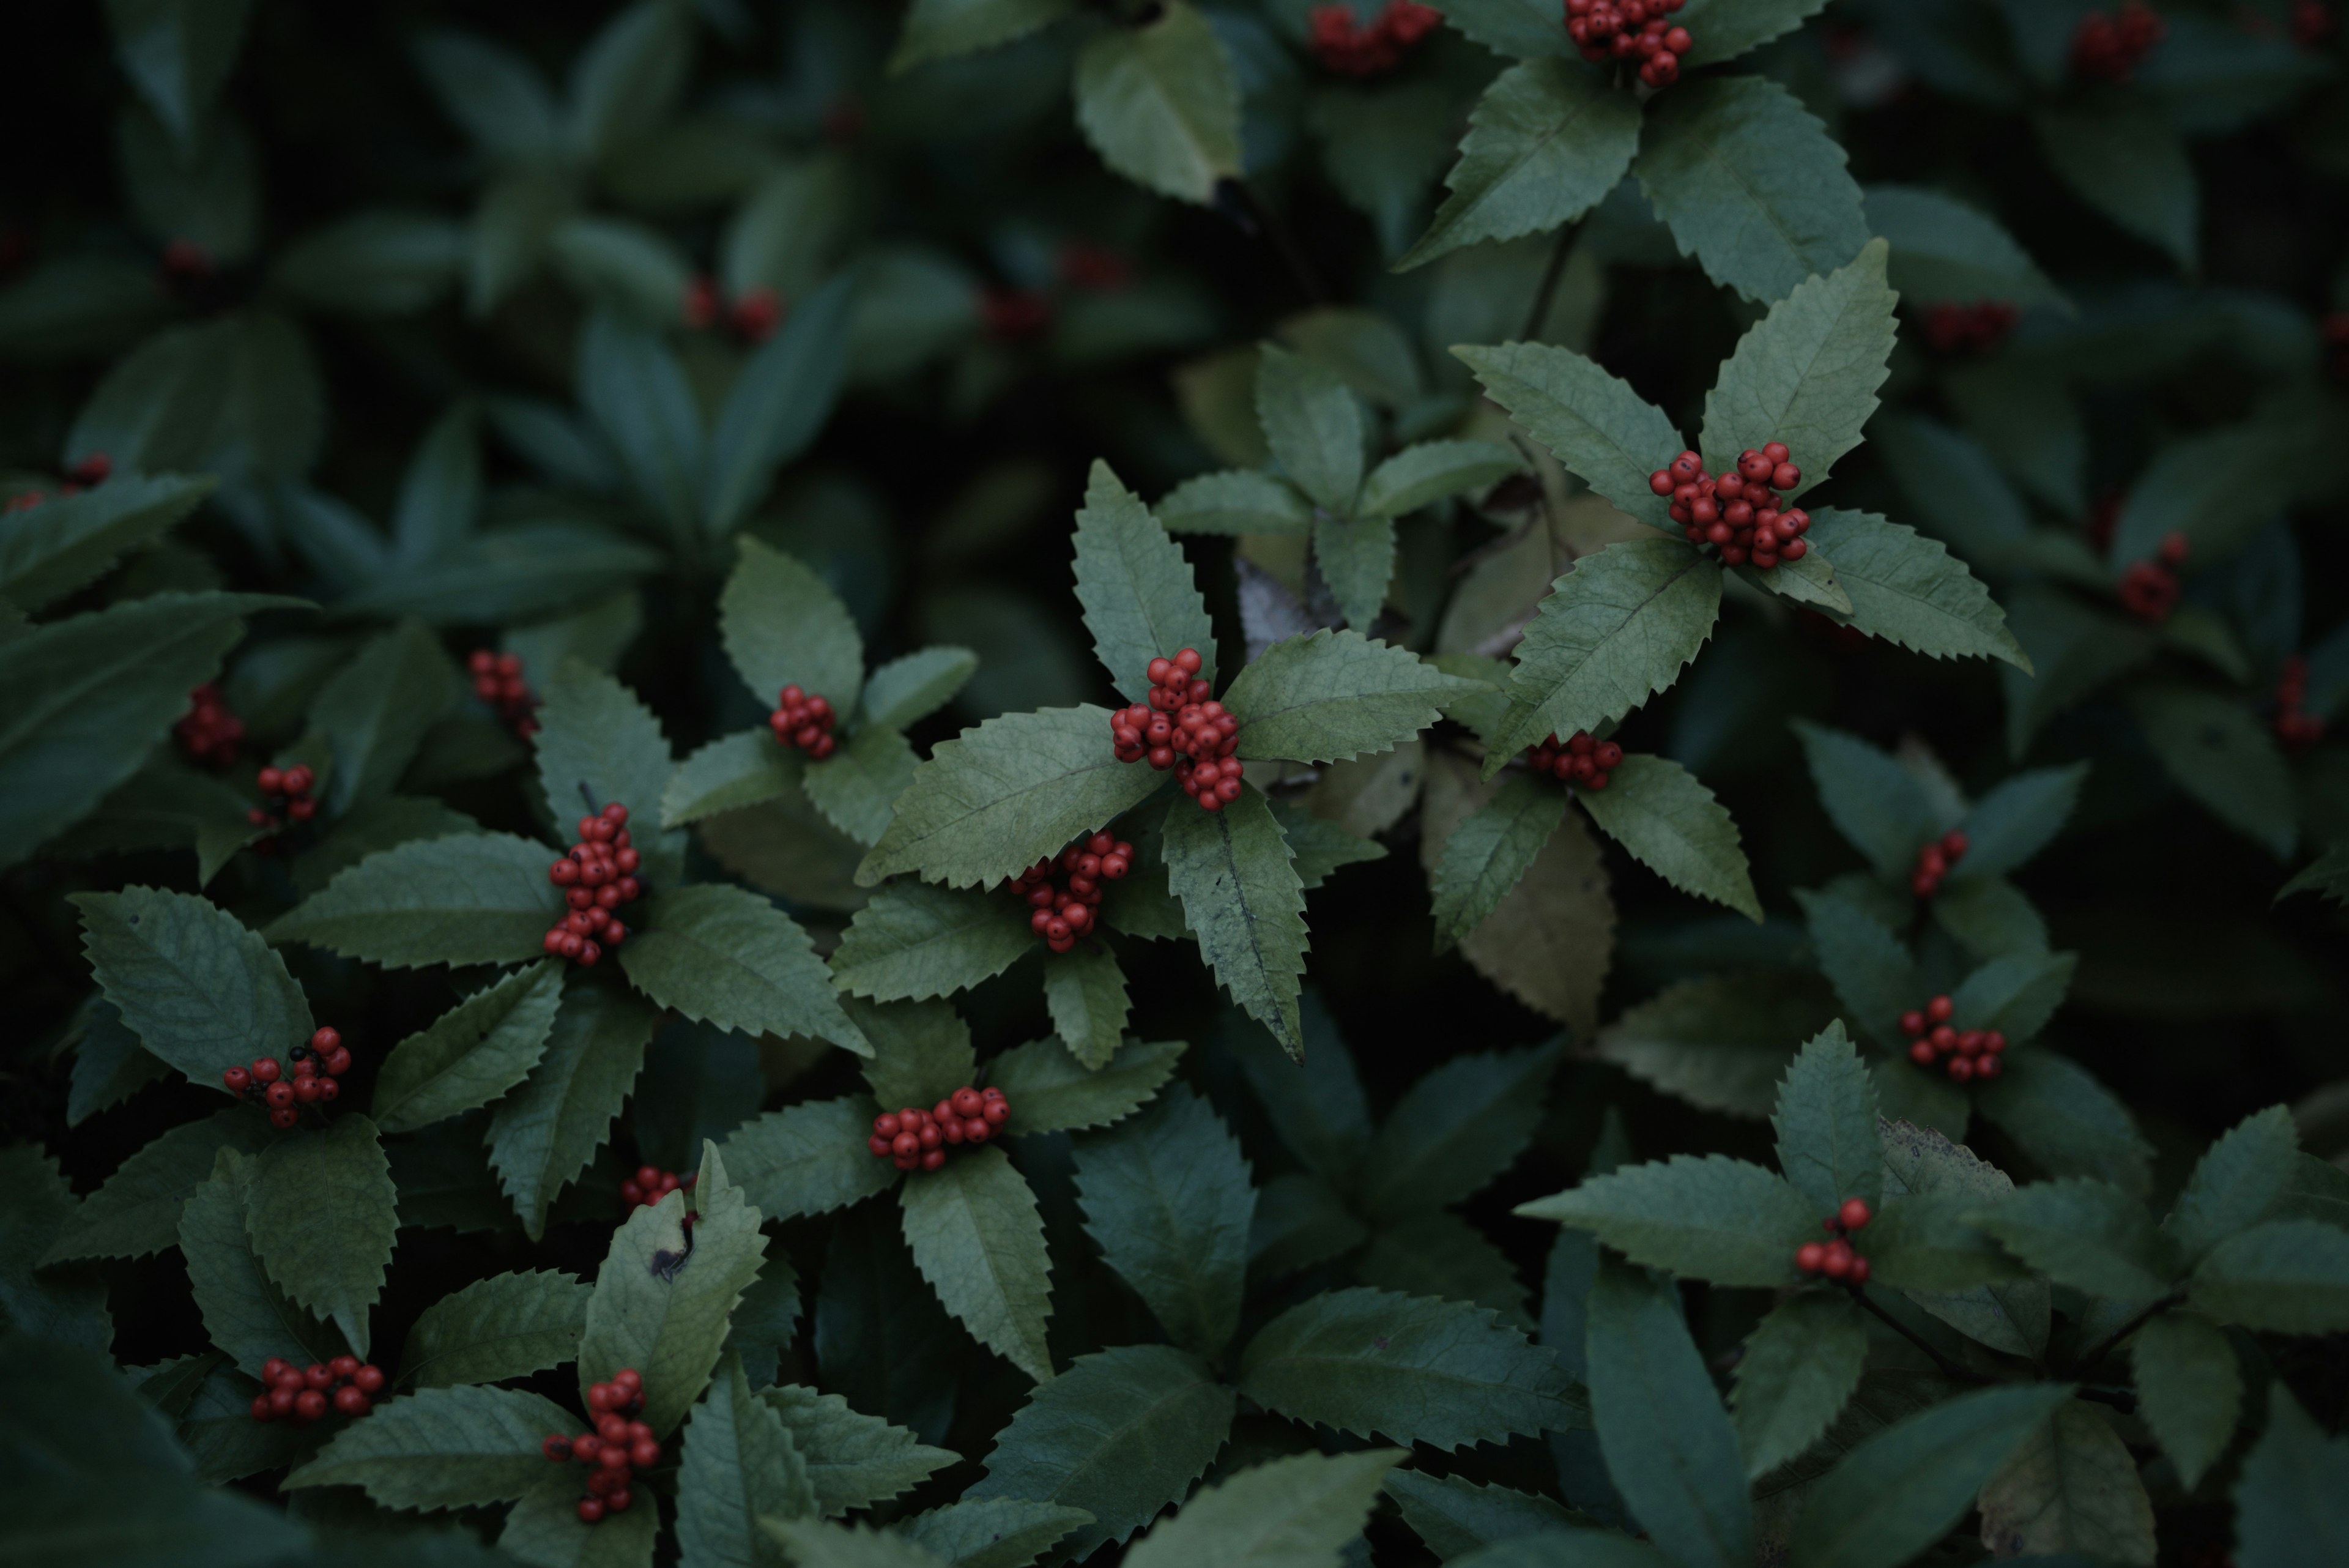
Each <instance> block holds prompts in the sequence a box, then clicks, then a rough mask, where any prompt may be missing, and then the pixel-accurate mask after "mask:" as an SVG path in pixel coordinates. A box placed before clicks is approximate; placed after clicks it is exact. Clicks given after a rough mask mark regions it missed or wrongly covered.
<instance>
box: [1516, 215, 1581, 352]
mask: <svg viewBox="0 0 2349 1568" xmlns="http://www.w3.org/2000/svg"><path fill="white" fill-rule="evenodd" d="M1581 229H1582V225H1581V224H1580V223H1568V224H1567V225H1566V226H1565V227H1564V228H1562V229H1560V230H1558V232H1557V244H1556V245H1555V246H1554V247H1552V248H1551V250H1550V253H1549V265H1547V266H1546V267H1544V268H1543V269H1542V278H1541V286H1540V287H1538V288H1537V289H1535V290H1534V307H1533V309H1532V310H1530V311H1529V312H1527V313H1526V329H1525V330H1524V331H1523V332H1520V333H1518V334H1517V336H1518V337H1521V338H1523V339H1525V340H1526V342H1528V343H1534V342H1538V341H1540V339H1539V338H1538V337H1537V334H1538V333H1539V332H1540V331H1541V325H1542V323H1543V322H1545V321H1547V320H1548V319H1549V307H1550V304H1551V302H1552V301H1553V300H1555V299H1556V298H1557V284H1558V280H1559V279H1560V278H1562V277H1564V276H1565V275H1566V258H1567V256H1568V254H1570V253H1571V252H1572V251H1573V249H1574V236H1575V235H1576V234H1578V233H1580V232H1581Z"/></svg>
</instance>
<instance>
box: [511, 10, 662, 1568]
mask: <svg viewBox="0 0 2349 1568" xmlns="http://www.w3.org/2000/svg"><path fill="white" fill-rule="evenodd" d="M640 3H641V0H640ZM659 1529H660V1511H659V1510H657V1509H652V1508H636V1509H631V1510H629V1511H627V1512H626V1513H623V1514H618V1515H607V1516H606V1517H605V1518H604V1519H603V1520H601V1521H598V1522H596V1523H595V1524H592V1525H591V1524H586V1523H584V1522H582V1521H581V1520H580V1518H579V1482H578V1480H577V1479H576V1478H575V1477H574V1476H572V1475H569V1474H566V1473H564V1472H563V1471H561V1470H557V1471H554V1473H553V1474H550V1475H542V1476H541V1477H540V1478H539V1480H538V1484H537V1485H535V1486H533V1488H531V1490H529V1491H527V1492H525V1493H524V1494H523V1498H522V1501H519V1502H517V1503H515V1504H514V1505H513V1507H512V1509H511V1510H509V1511H507V1513H506V1521H505V1527H504V1528H503V1529H502V1530H501V1531H499V1532H498V1552H499V1559H498V1560H499V1561H501V1562H503V1561H506V1560H508V1559H511V1560H514V1561H519V1562H523V1563H530V1564H532V1565H533V1568H651V1563H652V1561H653V1547H654V1545H655V1542H656V1538H657V1532H658V1531H659Z"/></svg>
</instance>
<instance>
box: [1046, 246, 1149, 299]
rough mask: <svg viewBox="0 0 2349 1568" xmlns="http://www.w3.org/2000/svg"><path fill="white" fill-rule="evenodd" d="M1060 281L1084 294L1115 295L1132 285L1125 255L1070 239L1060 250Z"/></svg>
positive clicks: (1128, 263) (1131, 274)
mask: <svg viewBox="0 0 2349 1568" xmlns="http://www.w3.org/2000/svg"><path fill="white" fill-rule="evenodd" d="M1058 270H1059V272H1060V275H1061V282H1062V283H1065V284H1067V285H1068V286H1070V287H1071V288H1074V289H1081V290H1083V291H1084V292H1085V293H1087V294H1115V293H1117V292H1118V291H1119V290H1121V289H1123V288H1125V287H1128V286H1131V285H1132V284H1133V263H1132V262H1130V261H1128V260H1127V259H1126V257H1125V253H1124V252H1123V251H1119V250H1113V249H1112V248H1111V247H1110V246H1108V245H1103V244H1094V243H1092V241H1090V240H1071V241H1069V242H1068V243H1067V244H1063V245H1062V246H1061V254H1060V258H1059V265H1058Z"/></svg>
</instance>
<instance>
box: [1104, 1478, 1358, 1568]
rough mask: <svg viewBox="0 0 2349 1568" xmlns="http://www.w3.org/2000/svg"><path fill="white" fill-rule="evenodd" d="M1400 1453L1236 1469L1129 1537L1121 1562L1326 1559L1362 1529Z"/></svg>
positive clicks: (1263, 1567) (1283, 1564)
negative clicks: (1133, 1539)
mask: <svg viewBox="0 0 2349 1568" xmlns="http://www.w3.org/2000/svg"><path fill="white" fill-rule="evenodd" d="M1403 1457H1404V1455H1403V1453H1402V1450H1401V1449H1370V1450H1369V1451H1367V1452H1364V1453H1359V1454H1340V1455H1337V1456H1334V1457H1332V1456H1328V1455H1322V1454H1296V1455H1292V1456H1291V1457H1289V1458H1288V1459H1274V1460H1272V1461H1270V1462H1269V1463H1267V1464H1262V1465H1257V1466H1256V1467H1255V1468H1253V1469H1247V1470H1242V1471H1240V1472H1239V1473H1238V1474H1237V1475H1234V1476H1232V1477H1230V1478H1229V1479H1228V1480H1222V1481H1219V1482H1217V1483H1216V1485H1214V1486H1210V1487H1203V1488H1201V1489H1200V1490H1199V1491H1198V1492H1197V1494H1196V1495H1195V1496H1194V1497H1193V1498H1192V1499H1191V1501H1188V1502H1186V1503H1185V1504H1184V1505H1183V1507H1182V1508H1181V1509H1180V1510H1179V1511H1177V1512H1176V1513H1175V1514H1174V1517H1173V1518H1172V1519H1169V1520H1167V1521H1164V1523H1162V1524H1157V1525H1154V1526H1152V1527H1151V1530H1150V1532H1149V1533H1148V1534H1146V1535H1144V1536H1143V1538H1142V1539H1141V1540H1140V1541H1138V1542H1134V1545H1133V1551H1132V1552H1128V1553H1127V1554H1126V1560H1127V1561H1128V1562H1131V1563H1135V1564H1137V1565H1139V1568H1149V1565H1150V1564H1158V1565H1159V1568H1169V1565H1171V1564H1174V1563H1218V1564H1224V1563H1228V1564H1231V1565H1232V1568H1307V1565H1308V1564H1316V1565H1318V1564H1320V1563H1328V1562H1330V1561H1331V1560H1332V1559H1334V1558H1335V1557H1336V1556H1337V1554H1338V1552H1340V1550H1341V1549H1342V1548H1344V1547H1345V1546H1346V1545H1347V1544H1348V1543H1349V1542H1352V1541H1353V1540H1354V1539H1355V1538H1356V1537H1358V1536H1359V1535H1360V1534H1361V1528H1362V1521H1363V1519H1364V1517H1365V1516H1367V1515H1368V1514H1369V1512H1370V1511H1371V1503H1372V1502H1373V1501H1375V1500H1376V1499H1377V1497H1378V1495H1379V1483H1380V1481H1381V1480H1383V1479H1384V1478H1385V1476H1386V1474H1387V1472H1388V1471H1389V1470H1390V1469H1393V1468H1394V1464H1395V1461H1396V1460H1398V1459H1402V1458H1403Z"/></svg>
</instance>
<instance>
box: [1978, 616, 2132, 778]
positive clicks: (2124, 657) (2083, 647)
mask: <svg viewBox="0 0 2349 1568" xmlns="http://www.w3.org/2000/svg"><path fill="white" fill-rule="evenodd" d="M2007 604H2008V608H2009V611H2010V613H2011V620H2010V625H2011V626H2012V627H2013V631H2014V635H2015V639H2016V640H2017V641H2018V642H2020V643H2022V644H2023V652H2024V653H2025V654H2027V655H2028V656H2029V657H2030V659H2031V663H2032V668H2033V670H2035V671H2036V672H2037V673H2036V675H2035V676H2029V677H2026V676H2025V675H2024V674H2023V672H2022V671H2021V670H2016V671H2015V672H2014V673H2013V674H2012V675H2009V674H2008V673H2007V672H2006V671H2004V670H2001V671H2000V672H1999V676H2000V681H2001V683H2002V685H2003V686H2004V687H2005V689H2006V745H2007V751H2008V752H2009V753H2010V754H2012V755H2013V756H2014V757H2016V758H2018V759H2019V758H2021V757H2022V756H2023V753H2025V752H2027V751H2029V750H2030V749H2031V741H2032V737H2033V736H2034V735H2036V734H2037V733H2038V732H2040V730H2041V729H2043V728H2044V727H2045V725H2046V723H2047V722H2048V721H2049V720H2050V719H2053V718H2054V717H2055V715H2056V714H2058V713H2062V712H2064V711H2066V710H2068V709H2070V708H2071V707H2073V706H2074V705H2075V704H2076V703H2078V702H2080V701H2082V700H2084V699H2085V698H2086V697H2088V696H2090V695H2092V694H2093V693H2095V691H2098V690H2099V689H2101V688H2102V687H2104V686H2106V685H2107V684H2108V683H2110V682H2111V681H2113V680H2117V679H2119V678H2120V677H2121V676H2123V675H2125V674H2127V673H2128V671H2130V670H2134V669H2136V668H2137V666H2138V665H2140V664H2143V663H2144V662H2146V661H2147V659H2151V658H2152V657H2153V655H2154V649H2155V643H2154V638H2153V634H2152V633H2151V632H2149V631H2147V629H2146V628H2145V627H2144V626H2142V625H2141V624H2139V623H2138V622H2137V621H2134V620H2125V619H2122V618H2119V617H2117V616H2114V615H2111V614H2108V613H2105V612H2102V611H2098V610H2094V609H2090V608H2089V607H2086V606H2085V605H2083V604H2081V603H2080V602H2079V601H2078V600H2077V599H2075V598H2074V597H2072V596H2070V595H2068V594H2064V593H2059V592H2057V591H2055V590H2054V589H2053V588H2048V587H2023V588H2019V589H2017V590H2016V591H2015V592H2014V593H2013V594H2012V595H2010V596H2009V597H2008V601H2007Z"/></svg>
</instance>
